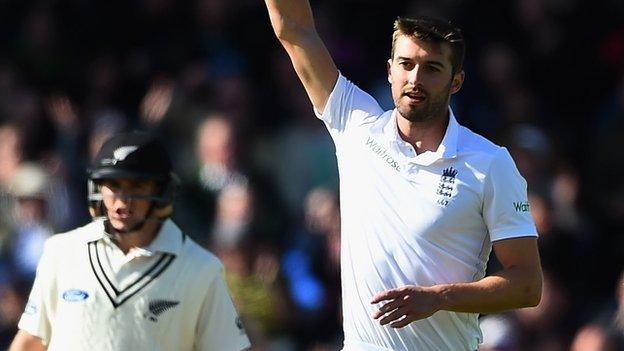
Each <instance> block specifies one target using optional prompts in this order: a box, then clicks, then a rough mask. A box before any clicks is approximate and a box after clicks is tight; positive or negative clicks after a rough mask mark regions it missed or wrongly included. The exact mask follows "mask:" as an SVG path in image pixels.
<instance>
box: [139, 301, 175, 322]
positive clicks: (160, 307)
mask: <svg viewBox="0 0 624 351" xmlns="http://www.w3.org/2000/svg"><path fill="white" fill-rule="evenodd" d="M179 303H180V301H170V300H152V301H150V302H149V305H148V308H149V312H148V313H145V315H144V317H145V318H147V319H149V320H150V321H152V322H158V316H160V315H161V314H162V313H163V312H165V311H167V310H170V309H172V308H174V307H176V306H177V305H178V304H179Z"/></svg>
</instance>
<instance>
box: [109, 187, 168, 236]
mask: <svg viewBox="0 0 624 351" xmlns="http://www.w3.org/2000/svg"><path fill="white" fill-rule="evenodd" d="M100 192H101V193H102V196H103V197H104V206H106V211H107V215H108V218H109V221H110V224H111V225H112V226H113V228H115V230H117V231H119V232H121V233H125V232H128V231H132V230H133V229H134V228H135V227H136V226H137V225H138V224H140V223H141V222H142V221H143V220H144V219H145V218H146V216H147V215H148V212H149V210H150V206H151V201H152V200H150V199H149V198H148V197H150V196H153V195H155V192H156V183H155V182H154V181H151V180H134V179H107V180H104V181H103V182H102V183H101V187H100Z"/></svg>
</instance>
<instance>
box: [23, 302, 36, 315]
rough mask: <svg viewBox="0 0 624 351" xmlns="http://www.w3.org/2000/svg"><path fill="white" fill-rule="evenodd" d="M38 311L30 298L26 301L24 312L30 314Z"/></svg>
mask: <svg viewBox="0 0 624 351" xmlns="http://www.w3.org/2000/svg"><path fill="white" fill-rule="evenodd" d="M38 311H39V307H38V306H37V304H36V303H34V302H33V301H31V300H28V303H27V304H26V308H25V309H24V314H27V315H31V316H32V315H33V314H35V313H37V312H38Z"/></svg>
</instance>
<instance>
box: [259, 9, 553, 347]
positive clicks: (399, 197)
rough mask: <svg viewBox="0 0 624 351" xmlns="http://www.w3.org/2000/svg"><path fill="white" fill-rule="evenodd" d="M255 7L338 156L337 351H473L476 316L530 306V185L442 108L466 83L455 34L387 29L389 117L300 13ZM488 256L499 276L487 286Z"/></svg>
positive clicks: (432, 27)
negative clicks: (340, 344) (340, 332)
mask: <svg viewBox="0 0 624 351" xmlns="http://www.w3.org/2000/svg"><path fill="white" fill-rule="evenodd" d="M265 3H266V6H267V8H268V12H269V17H270V20H271V24H272V26H273V30H274V32H275V34H276V36H277V38H278V39H279V41H280V43H281V44H282V45H283V47H284V48H285V49H286V51H287V53H288V55H289V56H290V59H291V61H292V64H293V66H294V69H295V71H296V72H297V75H298V76H299V78H300V80H301V82H302V83H303V86H304V88H305V90H306V92H307V94H308V97H309V98H310V100H311V102H312V105H313V106H314V110H315V112H316V114H317V116H318V117H319V118H320V119H321V120H322V121H323V122H324V123H325V125H326V127H327V129H328V130H329V133H330V134H331V136H332V138H333V140H334V143H335V146H336V156H337V159H338V168H339V174H340V201H341V217H342V218H341V223H342V229H341V230H342V233H341V235H342V238H341V240H342V246H341V275H342V295H343V296H342V301H343V306H342V311H343V316H344V319H343V328H344V337H345V340H344V350H347V351H351V350H365V351H366V350H369V351H381V350H418V351H423V350H453V351H461V350H467V351H474V350H476V349H477V348H478V345H479V343H480V342H481V340H482V335H481V331H480V330H479V326H478V320H477V318H478V314H479V313H496V312H500V311H505V310H509V309H514V308H520V307H527V306H536V305H537V304H538V303H539V301H540V297H541V286H542V273H541V268H540V262H539V254H538V250H537V243H536V241H537V240H536V238H537V232H536V229H535V225H534V223H533V220H532V218H531V213H530V212H529V204H528V201H527V190H526V182H525V180H524V179H523V178H522V176H521V175H520V174H519V172H518V170H517V168H516V166H515V164H514V162H513V160H512V158H511V156H510V154H509V153H508V152H507V150H506V149H505V148H503V147H500V146H498V145H495V144H493V143H492V142H490V141H488V140H487V139H485V138H483V137H481V136H479V135H477V134H475V133H473V132H472V131H470V130H469V129H467V128H465V127H463V126H461V125H460V124H459V123H458V122H457V119H456V118H455V115H454V114H453V111H452V110H451V109H450V108H449V102H450V96H451V95H452V94H454V93H456V92H458V91H459V90H460V88H461V86H462V83H463V81H464V71H463V70H462V62H463V57H464V51H465V44H464V40H463V37H462V34H461V32H460V30H459V29H458V28H456V27H454V26H453V25H451V24H450V23H449V22H448V21H444V20H437V19H430V18H416V19H408V18H399V19H398V20H397V21H396V22H395V24H394V33H393V36H392V51H391V53H390V58H389V59H388V61H387V74H388V82H389V83H390V88H391V91H392V97H393V100H394V104H395V108H394V109H393V110H390V111H383V110H382V109H381V107H380V106H379V104H378V103H377V101H375V100H374V99H373V98H372V97H371V96H370V95H368V94H367V93H365V92H364V91H362V90H361V89H360V88H358V87H357V86H356V85H355V84H353V83H352V82H350V81H349V80H348V79H347V78H345V77H344V76H342V75H341V73H340V72H339V71H338V69H337V68H336V65H335V64H334V62H333V60H332V58H331V56H330V54H329V53H328V51H327V49H326V47H325V45H324V44H323V42H322V41H321V39H320V38H319V35H318V34H317V32H316V29H315V26H314V21H313V17H312V11H311V8H310V5H309V3H308V1H307V0H265ZM367 25H370V23H368V24H367ZM492 248H493V249H494V252H495V254H496V256H497V258H498V260H499V261H500V263H501V264H502V270H501V271H499V272H497V273H495V274H493V275H491V276H487V277H486V276H485V269H486V264H487V260H488V256H489V254H490V251H491V250H492Z"/></svg>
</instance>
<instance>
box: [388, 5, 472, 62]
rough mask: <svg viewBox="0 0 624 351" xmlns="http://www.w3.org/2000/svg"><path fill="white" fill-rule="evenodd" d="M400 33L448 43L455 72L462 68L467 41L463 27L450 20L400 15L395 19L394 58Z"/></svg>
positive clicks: (393, 35)
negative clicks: (462, 30) (460, 27)
mask: <svg viewBox="0 0 624 351" xmlns="http://www.w3.org/2000/svg"><path fill="white" fill-rule="evenodd" d="M400 35H406V36H410V37H415V38H418V39H420V40H424V41H430V42H434V43H448V44H449V45H450V47H451V65H452V68H453V74H455V73H457V72H460V71H461V70H462V66H463V64H464V55H465V52H466V43H465V42H464V36H463V35H462V33H461V29H459V28H458V27H456V26H455V25H453V24H452V23H451V22H450V21H448V20H444V19H440V18H433V17H418V18H405V17H398V18H397V19H396V21H394V32H393V33H392V51H391V54H390V57H391V58H394V47H395V44H396V40H397V38H398V37H399V36H400Z"/></svg>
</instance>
